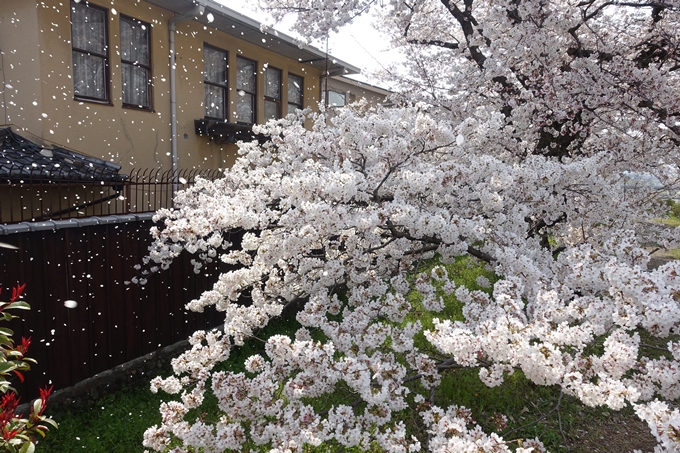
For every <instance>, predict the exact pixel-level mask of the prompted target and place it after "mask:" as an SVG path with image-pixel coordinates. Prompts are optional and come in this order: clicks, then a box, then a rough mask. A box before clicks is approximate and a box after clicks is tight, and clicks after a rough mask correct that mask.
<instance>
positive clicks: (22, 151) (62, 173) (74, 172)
mask: <svg viewBox="0 0 680 453" xmlns="http://www.w3.org/2000/svg"><path fill="white" fill-rule="evenodd" d="M120 168H121V167H120V165H117V164H114V163H113V162H107V161H105V160H102V159H98V158H96V157H92V156H88V155H85V154H82V153H79V152H77V151H73V150H70V149H67V148H64V147H61V146H58V145H54V144H52V145H50V146H42V145H39V144H37V143H34V142H33V141H31V140H29V139H27V138H25V137H23V136H21V135H19V134H17V133H16V132H14V131H12V129H11V127H5V128H0V179H2V180H8V181H10V182H16V181H24V180H26V179H28V182H29V183H30V182H35V183H37V182H102V181H125V180H126V179H127V178H128V176H127V175H119V174H118V171H120ZM24 182H27V181H24Z"/></svg>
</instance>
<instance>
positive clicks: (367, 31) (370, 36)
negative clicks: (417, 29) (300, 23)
mask: <svg viewBox="0 0 680 453" xmlns="http://www.w3.org/2000/svg"><path fill="white" fill-rule="evenodd" d="M216 1H217V2H218V3H222V4H223V5H225V6H226V7H228V8H231V9H233V10H235V11H238V12H240V13H241V14H244V15H246V16H248V17H251V18H253V19H255V20H257V21H258V22H263V23H267V24H268V23H270V22H271V19H270V18H269V16H268V15H267V13H265V12H262V11H258V10H257V9H256V7H255V6H254V5H255V4H256V1H255V0H216ZM372 20H373V19H372V18H371V17H370V16H362V17H359V18H358V19H356V20H355V21H354V23H352V24H351V25H349V26H347V27H345V28H343V29H342V30H341V31H340V33H339V34H335V33H332V34H331V35H330V36H329V42H328V53H329V54H330V55H332V56H333V57H335V58H338V59H340V60H342V61H344V62H346V63H349V64H352V65H354V66H357V67H359V68H361V72H362V74H360V75H356V76H355V75H353V76H352V78H353V79H356V80H360V81H362V82H366V83H370V84H372V85H377V86H382V87H385V88H389V87H387V86H386V85H385V84H384V83H381V82H380V81H379V80H377V79H376V78H374V77H371V76H370V74H371V73H372V72H376V71H379V70H380V69H381V68H382V66H383V65H386V64H390V63H393V62H397V61H399V55H398V54H397V52H396V51H390V50H389V43H388V41H387V39H386V38H385V37H384V36H383V35H382V34H380V33H379V32H378V31H377V30H376V29H375V28H374V27H373V26H372V25H371V23H372ZM292 22H293V20H292V17H291V18H290V20H287V21H286V22H283V23H280V24H277V25H275V27H274V28H275V29H277V30H279V31H282V32H284V33H286V34H287V35H289V36H293V37H298V36H297V35H296V34H295V33H294V32H292V31H291V30H290V25H291V24H292ZM313 45H314V46H315V47H317V48H319V49H321V50H325V43H322V44H319V43H314V44H313Z"/></svg>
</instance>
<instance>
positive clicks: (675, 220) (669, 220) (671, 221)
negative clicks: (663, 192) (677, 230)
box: [655, 214, 680, 227]
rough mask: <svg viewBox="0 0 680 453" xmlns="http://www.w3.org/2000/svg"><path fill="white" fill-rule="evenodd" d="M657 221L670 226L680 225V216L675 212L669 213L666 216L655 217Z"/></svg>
mask: <svg viewBox="0 0 680 453" xmlns="http://www.w3.org/2000/svg"><path fill="white" fill-rule="evenodd" d="M655 220H656V221H657V222H659V223H662V224H664V225H667V226H670V227H677V226H680V217H676V216H674V215H673V214H668V215H667V216H666V217H662V218H659V219H655Z"/></svg>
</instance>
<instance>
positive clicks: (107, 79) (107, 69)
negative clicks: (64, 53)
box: [69, 0, 113, 105]
mask: <svg viewBox="0 0 680 453" xmlns="http://www.w3.org/2000/svg"><path fill="white" fill-rule="evenodd" d="M74 8H92V9H93V10H99V11H100V12H103V13H104V47H105V49H106V53H104V54H99V53H96V52H92V51H89V50H86V49H81V48H77V47H76V46H75V40H74V39H73V29H74V23H73V9H74ZM69 18H70V22H71V73H72V76H73V99H74V100H77V101H83V102H94V103H96V104H104V105H113V103H112V102H111V62H110V53H111V44H110V39H109V10H108V9H107V8H105V7H103V6H99V5H93V4H91V3H90V2H84V3H82V2H78V3H76V2H75V1H73V0H71V2H70V8H69ZM76 52H77V53H80V54H83V55H89V56H94V57H95V58H100V59H103V60H104V74H103V77H104V83H103V84H102V87H103V89H104V92H105V93H104V97H103V98H97V97H92V96H87V95H82V94H77V93H76V86H75V84H76V74H75V72H74V70H75V63H74V61H73V54H74V53H76Z"/></svg>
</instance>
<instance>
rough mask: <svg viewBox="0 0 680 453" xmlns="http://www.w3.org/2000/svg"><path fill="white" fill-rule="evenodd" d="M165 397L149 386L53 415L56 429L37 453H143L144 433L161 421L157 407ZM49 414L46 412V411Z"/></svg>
mask: <svg viewBox="0 0 680 453" xmlns="http://www.w3.org/2000/svg"><path fill="white" fill-rule="evenodd" d="M164 398H166V399H167V397H166V396H165V395H161V394H160V393H159V394H156V395H154V394H152V393H151V392H150V391H149V386H148V385H144V386H139V387H133V388H124V389H122V390H120V391H119V392H117V393H115V394H112V395H109V396H106V397H104V398H102V399H101V400H99V401H98V403H97V405H96V407H94V408H92V409H86V410H78V411H75V410H74V411H69V412H65V413H64V412H61V413H57V414H55V419H56V420H57V422H58V423H59V429H57V430H52V431H51V432H50V433H48V434H47V437H46V439H45V440H43V441H41V442H40V443H39V444H38V446H37V448H36V450H37V451H38V452H55V453H57V452H63V453H74V452H78V451H82V452H87V453H119V452H120V453H134V452H142V451H144V448H143V447H142V437H143V434H144V431H145V430H146V429H147V428H148V427H150V426H152V425H154V424H158V423H160V421H161V417H160V413H159V412H158V407H159V406H160V403H161V401H162V400H163V399H164ZM48 413H49V411H48Z"/></svg>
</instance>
